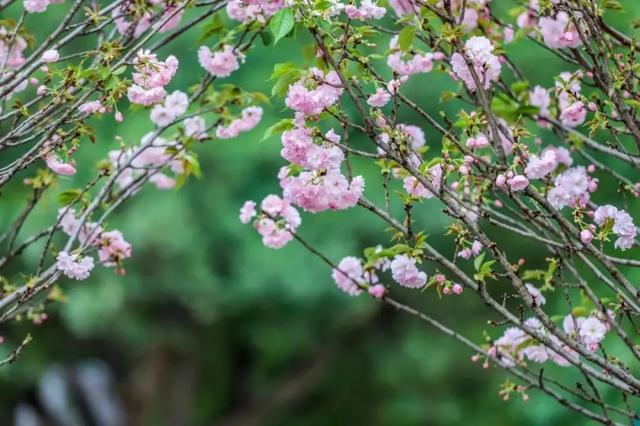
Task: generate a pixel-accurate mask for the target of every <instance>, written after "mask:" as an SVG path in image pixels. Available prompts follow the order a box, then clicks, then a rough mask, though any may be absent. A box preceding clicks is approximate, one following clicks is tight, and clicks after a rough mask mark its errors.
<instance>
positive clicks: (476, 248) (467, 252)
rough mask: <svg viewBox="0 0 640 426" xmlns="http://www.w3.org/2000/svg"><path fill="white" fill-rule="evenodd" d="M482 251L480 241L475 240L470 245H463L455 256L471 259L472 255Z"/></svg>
mask: <svg viewBox="0 0 640 426" xmlns="http://www.w3.org/2000/svg"><path fill="white" fill-rule="evenodd" d="M481 251H482V243H481V242H480V241H478V240H475V241H474V242H473V243H471V247H465V248H463V249H462V250H460V251H459V252H458V253H456V256H458V257H461V258H463V259H471V257H473V256H477V255H479V254H480V252H481Z"/></svg>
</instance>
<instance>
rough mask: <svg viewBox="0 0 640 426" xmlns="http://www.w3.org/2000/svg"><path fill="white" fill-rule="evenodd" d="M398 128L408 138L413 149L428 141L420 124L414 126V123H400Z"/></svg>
mask: <svg viewBox="0 0 640 426" xmlns="http://www.w3.org/2000/svg"><path fill="white" fill-rule="evenodd" d="M398 130H400V132H402V134H403V135H404V136H405V137H406V138H407V142H409V146H410V147H411V148H412V149H413V150H416V149H418V148H420V147H423V146H424V144H425V143H426V140H425V137H424V131H423V130H422V129H421V128H420V127H418V126H414V125H413V124H398Z"/></svg>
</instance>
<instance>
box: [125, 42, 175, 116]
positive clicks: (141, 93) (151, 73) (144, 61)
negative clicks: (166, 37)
mask: <svg viewBox="0 0 640 426" xmlns="http://www.w3.org/2000/svg"><path fill="white" fill-rule="evenodd" d="M133 66H134V68H135V72H134V73H133V83H134V84H132V85H131V87H129V90H128V91H127V96H128V97H129V100H130V101H131V102H133V103H135V104H140V105H145V106H149V105H153V104H156V103H158V102H161V101H162V100H163V99H164V98H165V96H166V95H167V92H166V91H165V89H164V86H166V85H167V84H169V82H170V81H171V79H172V78H173V76H174V75H175V74H176V71H177V70H178V60H177V59H176V57H175V56H173V55H171V56H169V57H167V59H166V60H165V61H160V60H159V59H158V57H157V55H156V54H155V53H151V52H149V51H148V50H141V51H139V52H138V54H137V55H136V57H135V59H134V61H133Z"/></svg>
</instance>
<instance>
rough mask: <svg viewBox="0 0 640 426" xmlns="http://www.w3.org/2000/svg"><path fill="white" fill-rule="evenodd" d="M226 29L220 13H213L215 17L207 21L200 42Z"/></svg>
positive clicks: (199, 38)
mask: <svg viewBox="0 0 640 426" xmlns="http://www.w3.org/2000/svg"><path fill="white" fill-rule="evenodd" d="M222 30H224V21H223V20H222V18H221V17H220V15H219V14H217V13H216V14H215V15H213V18H212V19H211V20H210V21H209V22H207V24H206V25H205V26H204V28H203V29H202V34H201V35H200V37H198V42H201V41H204V40H206V39H208V38H209V37H211V36H214V35H216V34H218V33H219V32H221V31H222Z"/></svg>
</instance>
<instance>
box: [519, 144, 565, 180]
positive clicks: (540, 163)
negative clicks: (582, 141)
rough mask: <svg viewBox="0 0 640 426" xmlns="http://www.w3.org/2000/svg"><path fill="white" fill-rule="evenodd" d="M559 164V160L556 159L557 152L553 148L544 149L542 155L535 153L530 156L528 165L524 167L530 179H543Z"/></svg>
mask: <svg viewBox="0 0 640 426" xmlns="http://www.w3.org/2000/svg"><path fill="white" fill-rule="evenodd" d="M557 166H558V160H557V159H556V152H555V150H552V149H547V150H545V151H543V152H542V153H541V154H540V156H537V155H535V154H533V155H531V156H530V157H529V162H528V163H527V167H525V169H524V174H525V175H527V177H528V178H529V179H542V178H543V177H545V176H547V175H548V174H550V173H551V172H553V171H554V170H555V168H556V167H557Z"/></svg>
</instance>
